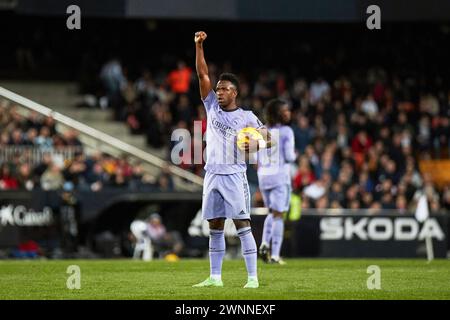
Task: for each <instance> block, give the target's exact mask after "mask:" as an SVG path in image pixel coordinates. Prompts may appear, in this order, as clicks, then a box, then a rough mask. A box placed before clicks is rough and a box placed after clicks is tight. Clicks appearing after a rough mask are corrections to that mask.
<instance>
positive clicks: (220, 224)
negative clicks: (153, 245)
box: [208, 219, 225, 230]
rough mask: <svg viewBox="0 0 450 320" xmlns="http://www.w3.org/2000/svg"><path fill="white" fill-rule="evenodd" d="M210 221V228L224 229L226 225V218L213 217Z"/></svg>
mask: <svg viewBox="0 0 450 320" xmlns="http://www.w3.org/2000/svg"><path fill="white" fill-rule="evenodd" d="M208 223H209V229H213V230H223V228H224V225H225V220H224V219H211V220H208Z"/></svg>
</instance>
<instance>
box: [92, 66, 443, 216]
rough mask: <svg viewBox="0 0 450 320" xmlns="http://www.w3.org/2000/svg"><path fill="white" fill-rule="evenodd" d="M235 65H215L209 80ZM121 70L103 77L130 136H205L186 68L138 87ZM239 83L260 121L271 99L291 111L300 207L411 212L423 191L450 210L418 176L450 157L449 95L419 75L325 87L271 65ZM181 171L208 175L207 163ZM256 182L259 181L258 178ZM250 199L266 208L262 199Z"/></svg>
mask: <svg viewBox="0 0 450 320" xmlns="http://www.w3.org/2000/svg"><path fill="white" fill-rule="evenodd" d="M230 69H231V66H230V65H227V64H226V65H223V66H220V67H219V66H217V65H215V64H210V75H211V78H212V82H213V83H215V82H216V79H217V77H218V75H219V73H220V72H224V71H231V70H230ZM124 70H126V68H124V67H122V66H121V64H120V62H119V60H111V61H109V62H108V63H106V64H105V65H104V67H103V68H102V71H101V75H100V78H101V80H102V83H103V85H104V88H105V92H106V101H108V102H109V105H110V107H111V108H113V109H114V113H115V118H116V120H123V121H125V122H126V123H127V124H128V126H129V128H130V130H131V132H133V133H136V134H146V135H147V137H148V143H149V144H150V145H151V146H152V147H154V148H161V147H164V146H166V147H170V146H171V145H170V143H171V141H170V135H171V132H172V131H173V130H174V129H177V128H184V129H189V130H190V131H191V133H193V124H194V121H201V122H202V133H204V132H205V130H206V119H205V112H204V109H203V107H202V105H201V103H199V101H198V99H196V98H195V94H196V93H197V90H198V89H197V87H196V81H197V80H196V78H195V73H194V72H193V71H192V69H191V68H189V67H188V66H187V65H186V64H185V63H184V62H182V61H179V62H178V64H177V67H176V68H174V69H173V70H167V73H166V74H163V75H161V74H159V75H158V77H157V78H154V77H153V76H152V73H151V72H150V71H149V70H145V71H144V72H143V73H142V75H141V77H139V78H138V79H136V80H135V81H130V80H128V79H127V76H126V72H124ZM239 78H240V79H241V83H240V96H239V104H240V105H241V106H244V107H250V108H252V110H253V111H254V112H255V113H256V114H257V115H258V116H259V117H261V118H263V106H264V103H265V102H266V101H268V100H269V99H271V98H273V97H280V98H283V99H285V100H286V101H287V102H288V103H289V104H290V106H291V108H292V111H293V117H292V123H291V126H292V129H293V130H294V134H295V142H296V150H297V154H298V158H297V161H296V163H295V164H293V165H292V177H293V188H294V192H296V193H298V194H299V195H301V198H302V207H303V208H352V209H359V208H373V209H381V208H382V209H398V210H401V211H406V210H408V209H413V207H414V206H415V202H416V201H417V199H418V196H419V195H420V194H421V192H425V193H426V194H427V196H428V199H429V203H430V206H431V209H432V210H439V209H441V208H447V209H450V208H449V205H450V189H449V187H448V186H447V187H445V188H444V190H438V189H437V188H436V186H434V185H433V182H432V181H431V179H430V176H428V175H421V174H420V172H419V170H418V160H419V159H431V158H447V157H449V156H450V121H449V119H450V114H449V112H450V111H449V110H450V90H449V91H447V92H446V91H445V90H443V91H439V92H437V93H431V92H426V91H421V90H420V81H419V79H415V78H405V79H401V78H400V77H398V76H396V75H390V74H387V72H386V71H385V70H383V69H381V68H372V69H369V70H368V71H367V72H366V73H365V74H363V75H358V76H356V75H351V76H346V75H342V76H339V77H338V78H335V79H331V80H329V81H327V80H325V79H324V78H322V77H320V76H319V77H317V78H316V79H313V80H312V81H307V80H306V79H305V78H302V77H296V78H293V79H292V80H290V81H288V76H287V74H285V73H283V72H280V71H277V70H271V69H268V70H264V71H263V72H261V73H260V74H259V75H258V76H257V77H256V78H255V81H254V82H252V81H250V80H248V79H249V78H251V75H250V74H246V73H240V74H239ZM356 84H358V85H356ZM415 92H421V93H420V94H419V95H416V94H415ZM169 150H170V148H169ZM182 166H183V167H184V168H185V169H189V170H191V171H193V172H195V173H197V174H199V175H202V174H203V170H202V166H201V165H187V164H182ZM253 169H254V168H250V170H253ZM251 176H254V175H252V174H250V175H249V179H250V180H252V179H251V178H250V177H251ZM251 182H253V184H257V180H256V179H253V181H251ZM441 191H442V192H441ZM254 200H255V204H256V205H259V204H261V198H260V195H259V194H258V193H257V194H256V195H255V197H254Z"/></svg>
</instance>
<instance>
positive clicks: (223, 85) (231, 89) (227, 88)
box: [216, 81, 237, 108]
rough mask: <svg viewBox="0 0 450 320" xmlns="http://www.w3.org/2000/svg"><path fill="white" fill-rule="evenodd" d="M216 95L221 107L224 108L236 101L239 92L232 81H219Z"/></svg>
mask: <svg viewBox="0 0 450 320" xmlns="http://www.w3.org/2000/svg"><path fill="white" fill-rule="evenodd" d="M216 94H217V100H218V101H219V105H220V106H221V107H222V108H224V107H227V106H229V105H230V104H231V103H232V102H233V101H234V100H235V99H236V96H237V90H236V87H235V86H234V85H233V84H232V83H231V82H230V81H219V82H218V83H217V86H216Z"/></svg>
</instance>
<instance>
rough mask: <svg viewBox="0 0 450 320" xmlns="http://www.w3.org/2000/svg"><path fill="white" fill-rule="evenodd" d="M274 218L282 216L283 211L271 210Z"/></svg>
mask: <svg viewBox="0 0 450 320" xmlns="http://www.w3.org/2000/svg"><path fill="white" fill-rule="evenodd" d="M272 214H273V217H274V218H283V212H280V211H275V210H272Z"/></svg>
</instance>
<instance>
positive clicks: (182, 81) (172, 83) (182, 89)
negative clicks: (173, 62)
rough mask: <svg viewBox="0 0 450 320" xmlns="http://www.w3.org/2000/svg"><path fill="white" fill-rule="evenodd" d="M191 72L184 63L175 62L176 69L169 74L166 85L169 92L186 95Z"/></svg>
mask: <svg viewBox="0 0 450 320" xmlns="http://www.w3.org/2000/svg"><path fill="white" fill-rule="evenodd" d="M191 76H192V70H191V68H189V67H188V66H187V65H186V63H185V62H184V61H181V60H180V61H178V62H177V68H176V69H175V70H172V71H171V72H169V75H168V76H167V84H168V85H169V87H170V90H171V91H172V92H174V93H176V94H185V93H188V91H189V87H190V84H191Z"/></svg>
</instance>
